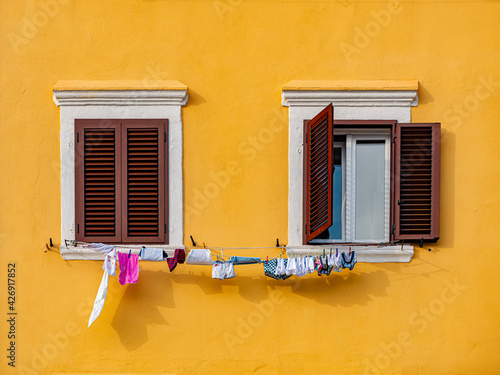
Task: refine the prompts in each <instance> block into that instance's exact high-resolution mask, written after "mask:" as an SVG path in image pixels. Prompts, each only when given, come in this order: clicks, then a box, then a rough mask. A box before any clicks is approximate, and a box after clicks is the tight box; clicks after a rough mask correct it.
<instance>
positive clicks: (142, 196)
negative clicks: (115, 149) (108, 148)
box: [122, 120, 167, 243]
mask: <svg viewBox="0 0 500 375" xmlns="http://www.w3.org/2000/svg"><path fill="white" fill-rule="evenodd" d="M166 131H167V126H166V124H165V123H164V121H158V120H140V121H135V120H128V121H123V138H122V142H123V144H122V148H123V150H124V151H125V153H126V161H125V162H124V163H123V164H122V168H123V172H122V173H123V176H124V181H125V183H124V186H123V189H124V190H123V194H124V199H123V206H122V207H123V212H124V214H125V216H126V219H125V220H124V221H123V223H122V231H123V236H124V238H123V241H124V242H129V243H132V242H165V240H166V236H167V222H166V218H165V214H166V209H165V205H166V196H165V195H166V194H165V192H166V191H167V190H166V185H167V183H166V182H167V181H166V180H167V179H166V165H167V158H166V156H165V154H166V153H165V149H166V148H165V144H166V141H167V132H166Z"/></svg>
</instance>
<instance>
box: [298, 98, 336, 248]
mask: <svg viewBox="0 0 500 375" xmlns="http://www.w3.org/2000/svg"><path fill="white" fill-rule="evenodd" d="M304 145H305V155H304V161H305V168H304V184H305V186H304V192H305V206H304V211H305V212H304V218H305V225H304V240H305V242H306V243H307V242H309V241H311V240H312V239H314V238H315V237H316V236H317V235H319V234H320V233H322V232H323V231H325V230H326V229H327V228H328V227H330V226H331V225H332V202H333V196H332V195H333V106H332V104H330V105H328V106H327V107H326V108H325V109H323V110H322V111H321V112H320V113H319V114H318V115H317V116H316V117H314V118H313V119H312V120H311V121H309V122H308V123H307V124H306V131H305V142H304Z"/></svg>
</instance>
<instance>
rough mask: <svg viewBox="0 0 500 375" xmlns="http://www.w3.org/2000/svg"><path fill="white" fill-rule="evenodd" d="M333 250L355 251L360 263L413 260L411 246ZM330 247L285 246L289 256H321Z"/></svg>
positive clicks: (341, 248)
mask: <svg viewBox="0 0 500 375" xmlns="http://www.w3.org/2000/svg"><path fill="white" fill-rule="evenodd" d="M333 247H334V248H338V249H339V252H343V253H345V252H348V251H349V247H350V248H351V250H354V251H356V258H357V260H358V262H361V263H408V262H409V261H410V260H411V259H412V258H413V254H414V251H413V246H411V245H403V246H402V247H401V246H384V247H380V248H375V249H369V250H365V249H366V246H346V245H342V246H338V245H333ZM330 248H332V246H329V245H324V246H293V247H291V246H287V248H286V253H287V255H288V256H290V255H292V256H293V255H302V256H304V255H308V254H310V255H321V254H323V249H325V252H326V253H328V252H329V250H330Z"/></svg>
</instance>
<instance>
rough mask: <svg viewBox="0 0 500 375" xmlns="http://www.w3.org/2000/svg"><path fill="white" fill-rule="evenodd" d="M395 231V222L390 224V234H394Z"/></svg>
mask: <svg viewBox="0 0 500 375" xmlns="http://www.w3.org/2000/svg"><path fill="white" fill-rule="evenodd" d="M395 231H396V224H392V229H391V234H394V232H395Z"/></svg>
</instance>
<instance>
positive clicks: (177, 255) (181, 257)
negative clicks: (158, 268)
mask: <svg viewBox="0 0 500 375" xmlns="http://www.w3.org/2000/svg"><path fill="white" fill-rule="evenodd" d="M185 260H186V253H185V252H184V250H183V249H175V252H174V256H173V257H171V258H167V264H168V269H169V270H170V272H172V271H173V270H174V269H175V267H177V263H184V261H185Z"/></svg>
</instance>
